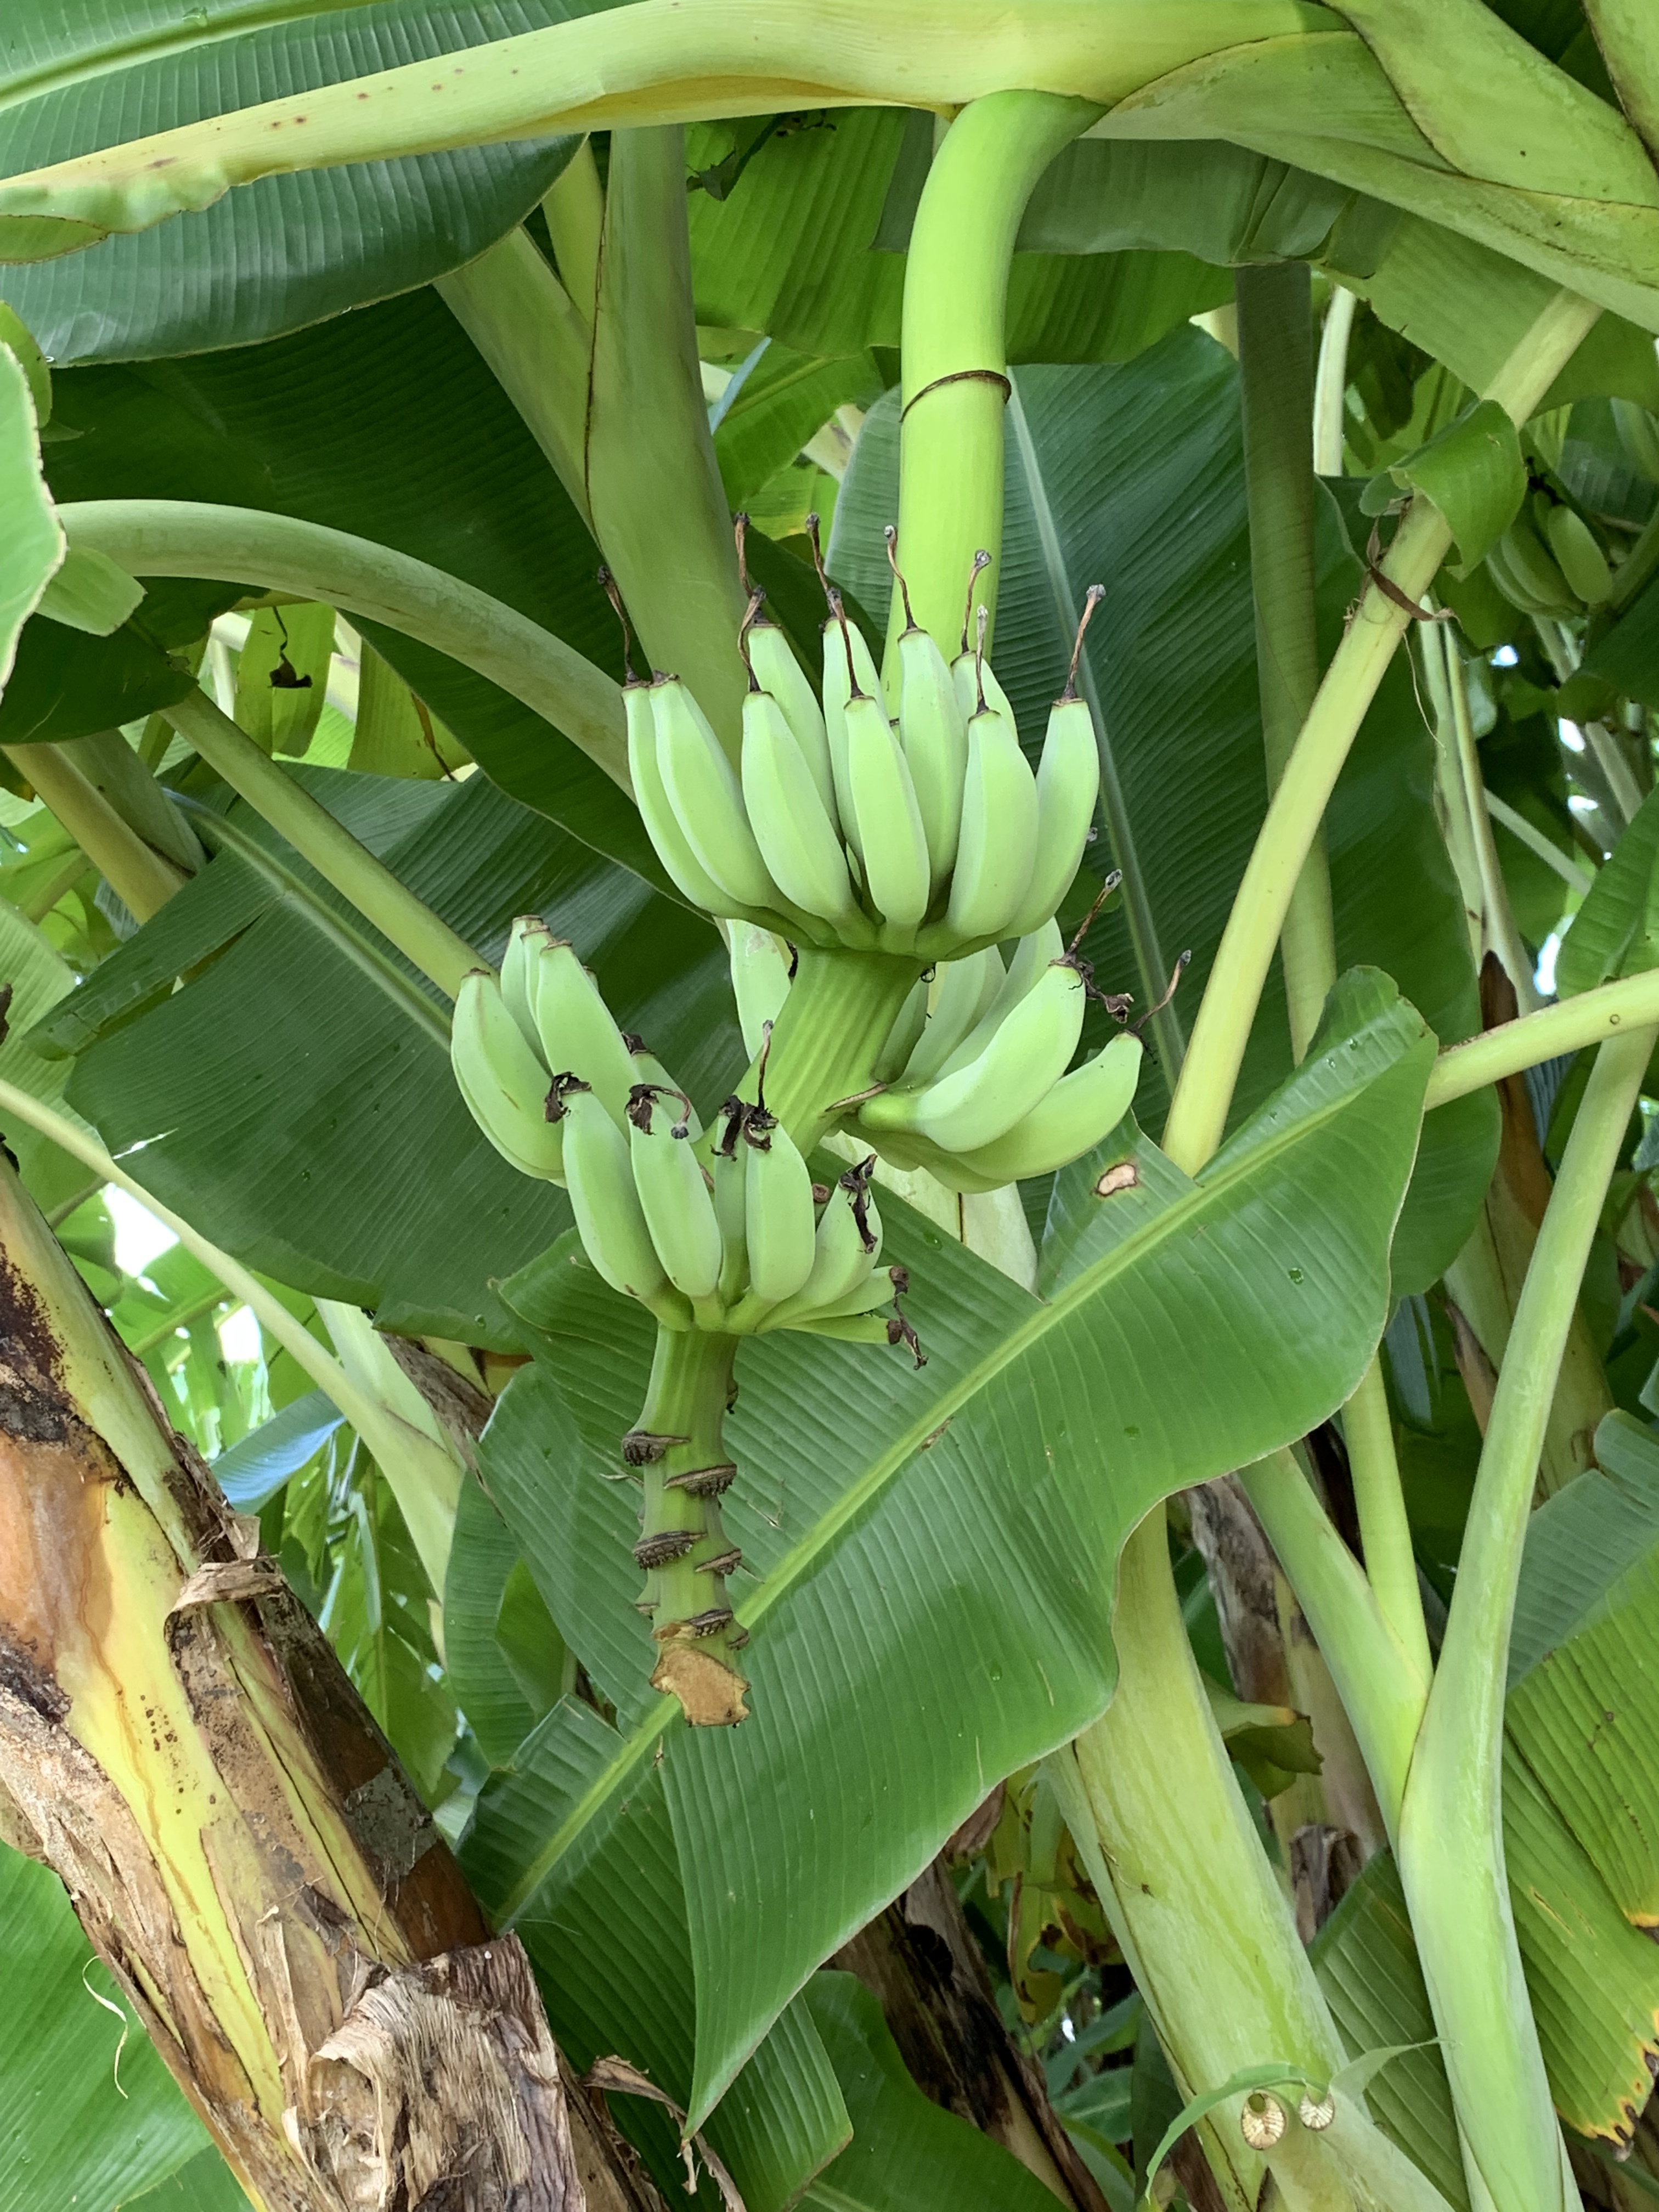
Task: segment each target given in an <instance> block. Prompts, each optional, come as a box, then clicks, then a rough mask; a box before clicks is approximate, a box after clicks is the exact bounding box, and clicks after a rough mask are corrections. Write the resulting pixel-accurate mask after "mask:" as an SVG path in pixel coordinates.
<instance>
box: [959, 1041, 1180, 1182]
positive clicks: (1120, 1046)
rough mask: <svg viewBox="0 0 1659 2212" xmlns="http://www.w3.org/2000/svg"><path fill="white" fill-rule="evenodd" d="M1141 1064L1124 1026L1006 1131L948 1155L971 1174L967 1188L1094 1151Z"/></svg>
mask: <svg viewBox="0 0 1659 2212" xmlns="http://www.w3.org/2000/svg"><path fill="white" fill-rule="evenodd" d="M1140 1063H1141V1043H1140V1039H1139V1037H1138V1036H1136V1035H1135V1033H1134V1031H1133V1030H1124V1031H1122V1032H1121V1034H1120V1035H1119V1036H1115V1037H1114V1038H1113V1039H1112V1040H1111V1042H1109V1044H1107V1045H1105V1046H1103V1048H1102V1049H1101V1050H1100V1051H1099V1052H1097V1054H1095V1056H1094V1058H1093V1059H1092V1060H1085V1061H1084V1063H1083V1065H1082V1066H1081V1067H1077V1068H1073V1071H1072V1073H1070V1074H1069V1075H1062V1076H1061V1078H1060V1080H1059V1082H1058V1083H1056V1084H1055V1085H1054V1088H1053V1089H1052V1090H1051V1091H1048V1093H1047V1094H1046V1095H1045V1096H1044V1097H1042V1098H1040V1099H1039V1100H1038V1101H1037V1103H1036V1105H1035V1106H1034V1107H1032V1109H1031V1110H1030V1113H1029V1114H1027V1115H1024V1118H1023V1119H1022V1120H1020V1121H1016V1122H1015V1123H1014V1126H1013V1127H1012V1129H1010V1130H1008V1131H1007V1132H1006V1133H1005V1134H1004V1135H1002V1136H1000V1137H998V1138H996V1139H994V1140H993V1141H992V1142H991V1143H990V1144H988V1145H981V1146H976V1147H975V1148H974V1149H972V1150H971V1151H968V1152H962V1153H961V1154H959V1155H952V1156H951V1158H953V1159H955V1158H959V1160H960V1163H961V1165H962V1166H963V1168H964V1169H966V1170H968V1172H969V1175H970V1176H972V1177H974V1179H975V1180H974V1181H973V1182H971V1183H970V1184H969V1188H970V1189H978V1188H984V1187H985V1186H986V1185H987V1184H989V1185H991V1186H995V1185H997V1184H999V1183H1006V1182H1023V1181H1024V1179H1025V1177H1026V1176H1040V1175H1048V1174H1050V1173H1052V1172H1053V1170H1054V1169H1056V1168H1063V1167H1066V1166H1068V1165H1069V1164H1071V1162H1072V1161H1073V1160H1076V1159H1081V1158H1082V1157H1083V1155H1084V1153H1085V1152H1092V1151H1093V1150H1094V1148H1095V1146H1097V1144H1099V1143H1100V1142H1101V1141H1102V1139H1104V1138H1106V1137H1109V1135H1110V1134H1111V1133H1112V1131H1113V1130H1114V1129H1115V1128H1116V1127H1117V1125H1118V1123H1119V1122H1120V1121H1121V1120H1122V1119H1123V1116H1124V1115H1126V1114H1127V1112H1128V1110H1129V1109H1130V1107H1131V1106H1132V1105H1133V1103H1134V1096H1135V1090H1136V1087H1137V1085H1139V1081H1140ZM934 1172H935V1173H937V1174H939V1176H940V1177H941V1180H948V1178H949V1163H948V1162H944V1163H941V1164H939V1166H938V1167H937V1168H936V1169H935V1170H934Z"/></svg>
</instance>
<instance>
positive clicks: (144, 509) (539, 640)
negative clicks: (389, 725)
mask: <svg viewBox="0 0 1659 2212" xmlns="http://www.w3.org/2000/svg"><path fill="white" fill-rule="evenodd" d="M58 520H60V521H61V522H62V523H63V526H64V530H65V532H67V534H68V537H69V541H70V545H71V546H78V547H84V548H87V549H89V550H92V551H94V552H98V553H105V554H107V555H108V556H109V557H110V559H111V560H112V561H114V562H117V563H118V565H119V566H120V567H121V568H125V569H126V571H127V572H128V574H130V575H134V576H234V577H235V578H237V579H238V580H240V581H241V582H243V583H246V584H253V585H257V586H259V587H260V588H261V589H264V590H268V591H280V592H294V593H295V596H296V597H298V598H300V599H320V600H323V601H324V602H325V604H326V605H329V606H331V607H337V608H338V609H339V610H340V611H341V612H342V613H343V614H347V615H350V616H352V617H355V618H357V619H359V620H362V621H364V622H375V623H384V624H385V625H386V628H387V629H395V630H398V631H400V632H401V633H402V634H403V635H404V636H405V637H413V638H418V639H419V640H420V641H422V644H426V645H430V646H434V647H436V649H437V650H438V651H439V652H440V653H447V654H448V655H449V657H450V659H452V660H458V661H459V662H460V664H461V665H462V666H463V667H464V668H471V670H473V671H474V672H475V673H476V674H477V675H479V676H484V677H488V678H489V681H490V682H491V683H492V684H500V685H501V689H502V690H503V691H508V692H511V694H512V695H513V697H514V698H515V699H517V700H520V701H521V702H522V703H523V704H524V705H525V706H526V707H528V708H530V709H531V710H532V713H534V714H539V715H540V716H541V718H542V720H544V721H545V722H550V723H551V724H552V726H553V727H554V728H555V729H556V730H562V732H564V734H565V736H566V737H568V738H569V740H570V742H571V743H572V744H574V745H576V746H579V747H580V750H582V751H583V752H585V753H586V755H587V757H588V758H589V759H590V760H592V762H594V763H595V764H596V765H597V766H599V768H602V769H604V770H605V774H606V775H608V776H609V777H610V778H611V781H613V782H614V783H617V784H619V785H620V786H621V787H622V788H623V790H624V791H627V792H629V793H631V792H632V789H633V787H632V785H631V784H630V782H629V775H628V736H627V725H626V722H625V720H624V719H623V702H622V689H621V686H620V685H618V684H615V683H613V682H612V681H611V678H610V677H608V676H606V675H605V673H604V672H603V671H602V670H600V669H598V668H595V667H594V665H592V662H591V661H589V660H585V659H583V658H582V656H581V654H580V653H576V652H574V651H573V650H572V649H571V647H569V646H568V645H567V644H565V642H564V641H563V640H562V638H558V637H555V636H554V635H552V633H551V632H550V631H549V630H544V629H540V628H539V627H538V625H537V624H536V623H532V622H531V621H530V620H529V619H528V618H527V617H526V616H524V615H521V614H520V613H519V612H517V611H516V610H515V609H513V608H512V607H507V606H503V605H501V601H500V600H499V599H491V598H490V597H489V593H488V592H480V591H478V590H477V589H476V588H475V587H474V586H472V585H471V584H464V583H462V582H461V580H459V577H455V576H449V575H446V574H444V572H443V570H442V569H441V568H430V567H428V564H427V562H424V561H415V560H411V559H410V556H408V555H407V554H405V553H394V552H393V551H392V549H391V548H390V547H389V546H386V545H376V544H374V543H373V542H372V541H371V540H370V539H368V538H353V537H351V536H350V535H349V533H348V532H345V531H343V530H328V529H325V528H324V527H323V526H322V525H321V524H320V523H315V522H301V521H296V520H295V518H294V517H293V516H292V515H286V514H268V513H264V512H263V511H262V510H261V509H259V508H258V507H211V506H207V505H198V504H197V502H195V501H188V500H172V499H162V500H138V499H135V500H125V499H112V500H88V501H76V502H75V503H73V504H71V505H70V506H68V507H60V508H59V509H58Z"/></svg>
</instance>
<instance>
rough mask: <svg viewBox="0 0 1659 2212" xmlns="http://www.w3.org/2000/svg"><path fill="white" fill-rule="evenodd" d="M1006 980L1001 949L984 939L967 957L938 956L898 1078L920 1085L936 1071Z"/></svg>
mask: <svg viewBox="0 0 1659 2212" xmlns="http://www.w3.org/2000/svg"><path fill="white" fill-rule="evenodd" d="M1055 949H1056V950H1058V949H1059V948H1058V947H1056V948H1055ZM1006 980H1007V977H1006V971H1005V969H1004V968H1003V965H1002V955H1001V954H1000V952H999V951H997V948H996V947H995V945H987V946H986V947H985V949H984V951H982V952H970V953H969V955H968V957H967V958H966V959H965V960H941V961H940V962H939V967H938V969H937V970H936V971H935V973H934V976H933V983H932V985H931V987H929V990H928V995H927V1028H926V1029H925V1030H923V1031H922V1033H921V1041H920V1042H919V1043H918V1044H917V1045H916V1046H915V1048H914V1050H913V1051H912V1052H911V1053H910V1054H908V1057H907V1059H906V1060H905V1062H904V1066H903V1069H902V1078H903V1080H904V1081H905V1082H906V1083H907V1084H910V1085H916V1086H918V1087H919V1086H920V1085H922V1084H924V1083H927V1082H928V1081H930V1080H931V1079H932V1078H933V1077H934V1076H935V1075H937V1074H938V1073H939V1070H940V1069H941V1068H942V1067H943V1066H944V1065H945V1061H946V1060H948V1059H949V1058H950V1056H951V1054H952V1053H953V1052H954V1051H955V1050H956V1048H957V1046H958V1045H959V1044H960V1043H961V1042H962V1041H963V1038H964V1037H965V1036H968V1035H969V1031H970V1030H975V1029H976V1028H977V1027H978V1025H979V1024H980V1021H981V1018H983V1017H984V1016H985V1015H986V1014H987V1013H988V1012H989V1011H990V1008H991V1006H992V1004H993V1002H994V1000H995V998H996V996H997V994H998V993H999V992H1000V990H1001V988H1002V987H1003V984H1004V983H1005V982H1006ZM878 1073H880V1071H879V1070H878Z"/></svg>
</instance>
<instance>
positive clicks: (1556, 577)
mask: <svg viewBox="0 0 1659 2212" xmlns="http://www.w3.org/2000/svg"><path fill="white" fill-rule="evenodd" d="M1498 547H1499V550H1500V551H1501V553H1502V556H1503V558H1504V562H1506V563H1507V564H1508V566H1509V567H1510V569H1511V570H1512V572H1513V573H1514V574H1515V575H1516V577H1518V578H1519V580H1520V581H1521V582H1522V584H1523V585H1524V586H1526V588H1527V590H1528V591H1529V592H1532V593H1533V595H1534V598H1536V599H1541V600H1543V601H1544V602H1546V604H1547V606H1548V607H1549V609H1550V611H1552V612H1553V613H1556V614H1571V612H1572V611H1573V610H1574V609H1575V608H1576V607H1577V604H1578V602H1577V599H1575V598H1574V596H1573V592H1572V587H1571V585H1570V584H1569V583H1568V582H1567V580H1566V578H1565V576H1564V575H1563V574H1561V571H1560V570H1559V568H1557V567H1556V565H1555V562H1554V561H1553V559H1552V558H1551V556H1550V554H1549V552H1548V550H1547V548H1546V546H1545V544H1544V541H1543V539H1542V538H1541V537H1540V536H1539V535H1538V532H1537V531H1536V530H1534V527H1533V525H1532V521H1531V518H1530V517H1529V516H1528V513H1527V512H1526V510H1525V508H1524V507H1523V508H1522V511H1521V513H1519V514H1517V515H1516V518H1515V520H1514V521H1513V522H1512V523H1510V526H1509V528H1508V529H1507V530H1506V531H1505V532H1504V535H1503V536H1502V538H1499V539H1498Z"/></svg>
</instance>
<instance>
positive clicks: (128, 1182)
mask: <svg viewBox="0 0 1659 2212" xmlns="http://www.w3.org/2000/svg"><path fill="white" fill-rule="evenodd" d="M0 1114H4V1115H7V1116H8V1117H9V1118H10V1119H13V1120H15V1121H26V1122H27V1124H28V1126H29V1127H31V1128H32V1129H38V1130H39V1131H40V1134H41V1135H42V1136H43V1137H49V1138H50V1139H52V1143H53V1144H55V1145H57V1146H59V1147H60V1149H61V1150H63V1151H64V1152H68V1153H69V1154H70V1156H71V1157H72V1158H75V1159H77V1160H79V1161H80V1162H81V1163H82V1165H83V1166H85V1167H88V1168H90V1169H91V1170H92V1172H93V1173H94V1175H95V1176H98V1177H99V1178H100V1180H101V1181H102V1182H108V1183H113V1184H114V1185H115V1187H116V1188H117V1189H118V1190H124V1191H125V1192H126V1193H127V1194H128V1195H129V1196H130V1197H132V1198H136V1199H137V1200H138V1202H139V1204H140V1205H141V1206H145V1207H146V1208H147V1209H148V1210H149V1212H151V1213H153V1214H154V1215H155V1218H156V1219H157V1220H158V1221H159V1222H161V1223H162V1224H163V1225H164V1226H165V1227H167V1228H168V1229H170V1230H171V1231H173V1235H174V1236H175V1237H177V1238H178V1239H179V1243H181V1244H182V1245H183V1246H184V1248H185V1250H186V1251H187V1252H190V1253H191V1254H193V1255H194V1256H195V1257H196V1258H197V1259H198V1260H199V1261H201V1262H202V1265H203V1266H204V1267H206V1268H207V1269H208V1271H209V1273H211V1274H213V1275H216V1277H217V1278H218V1279H219V1281H220V1282H221V1283H222V1284H223V1285H224V1286H225V1288H226V1290H228V1291H229V1292H230V1294H231V1296H232V1297H235V1298H240V1300H241V1301H242V1304H244V1305H246V1307H247V1308H248V1309H249V1310H251V1311H252V1314H253V1315H254V1316H255V1318H256V1319H257V1320H258V1323H259V1326H260V1328H262V1329H263V1330H264V1332H265V1334H267V1335H268V1336H270V1337H271V1338H273V1339H274V1340H276V1343H278V1344H279V1345H281V1346H282V1347H283V1351H284V1352H287V1353H288V1354H289V1358H291V1359H292V1360H293V1361H294V1363H295V1365H296V1366H297V1367H299V1368H300V1369H301V1371H302V1372H303V1373H305V1374H307V1375H308V1376H310V1377H311V1379H312V1381H313V1383H315V1384H316V1386H317V1388H318V1389H319V1390H321V1391H322V1392H323V1393H324V1395H325V1396H326V1397H327V1398H328V1399H329V1401H331V1403H332V1404H333V1405H335V1406H337V1407H338V1408H339V1410H340V1412H341V1413H343V1415H344V1417H345V1419H347V1420H348V1421H349V1422H350V1424H351V1425H352V1427H353V1428H354V1429H356V1431H357V1433H358V1435H359V1436H360V1437H362V1440H363V1442H364V1443H365V1444H366V1445H367V1446H368V1449H369V1450H370V1452H372V1453H373V1455H374V1461H375V1464H376V1465H377V1466H378V1467H379V1468H380V1471H381V1473H382V1474H384V1475H385V1476H386V1480H387V1481H388V1482H389V1483H390V1484H391V1486H392V1495H393V1496H394V1497H395V1498H396V1499H397V1501H398V1510H400V1511H401V1513H402V1514H403V1516H404V1522H405V1523H406V1524H407V1526H408V1528H409V1533H410V1539H411V1541H413V1543H414V1545H415V1547H416V1551H417V1552H418V1553H420V1556H421V1564H422V1566H423V1567H424V1568H425V1569H426V1571H427V1574H428V1577H430V1579H431V1583H432V1587H433V1589H435V1590H437V1591H439V1592H441V1591H442V1589H443V1586H444V1571H445V1567H446V1565H447V1561H448V1557H449V1544H450V1537H451V1534H452V1532H453V1527H454V1522H455V1509H456V1505H457V1504H458V1502H459V1498H460V1494H461V1472H462V1470H461V1466H460V1462H459V1459H457V1458H456V1456H455V1455H454V1453H453V1451H452V1450H451V1449H449V1447H448V1446H447V1444H444V1443H441V1441H439V1440H438V1438H437V1437H435V1435H434V1434H432V1433H430V1432H429V1430H428V1431H427V1432H423V1431H422V1428H421V1427H420V1426H417V1425H416V1419H415V1418H409V1419H405V1418H404V1417H403V1416H401V1415H400V1414H399V1413H397V1412H396V1411H394V1410H393V1409H392V1407H388V1406H387V1405H386V1404H385V1403H384V1402H383V1401H382V1400H381V1399H380V1397H378V1396H376V1395H375V1394H374V1392H373V1391H371V1390H368V1389H363V1388H362V1387H361V1386H360V1385H359V1383H357V1382H356V1381H355V1380H354V1378H353V1377H352V1376H350V1375H349V1373H348V1372H347V1370H346V1369H345V1368H344V1367H343V1366H342V1364H340V1362H339V1361H338V1360H337V1359H333V1358H330V1356H329V1354H328V1352H326V1351H325V1349H324V1347H323V1346H321V1345H320V1344H319V1343H318V1341H317V1340H316V1338H315V1337H314V1336H313V1334H311V1332H310V1330H309V1329H308V1328H306V1326H305V1325H304V1323H303V1322H300V1321H297V1320H296V1319H295V1316H293V1315H292V1314H291V1313H290V1312H289V1310H288V1308H287V1307H286V1306H285V1305H284V1304H283V1302H282V1300H281V1299H280V1298H278V1297H276V1296H275V1295H274V1294H273V1293H272V1292H271V1291H268V1290H267V1289H266V1288H265V1285H264V1284H263V1283H262V1282H261V1281H260V1280H259V1278H258V1276H257V1275H255V1274H253V1273H251V1271H250V1270H249V1269H248V1268H246V1267H243V1266H242V1264H241V1262H240V1261H239V1260H233V1259H232V1258H231V1256H230V1255H229V1253H228V1252H222V1251H221V1250H220V1249H219V1247H218V1246H217V1245H216V1244H212V1243H209V1241H208V1239H207V1238H206V1237H204V1236H202V1235H201V1234H200V1232H199V1231H197V1230H195V1229H193V1228H192V1227H191V1225H190V1223H189V1222H188V1221H186V1220H185V1218H184V1216H183V1215H182V1214H179V1213H175V1212H173V1209H172V1208H171V1207H170V1206H163V1205H162V1203H161V1200H159V1199H158V1198H157V1197H155V1194H154V1193H153V1192H151V1191H149V1190H147V1189H146V1188H144V1186H143V1183H141V1182H135V1180H134V1179H133V1177H132V1176H130V1175H128V1174H127V1172H126V1170H125V1169H124V1168H123V1167H121V1166H120V1164H118V1162H117V1161H116V1160H114V1159H113V1158H112V1157H111V1156H110V1154H109V1153H108V1152H106V1150H105V1148H104V1146H102V1145H101V1144H100V1142H99V1141H98V1139H97V1138H96V1137H95V1136H94V1135H93V1133H92V1132H91V1131H90V1130H89V1129H88V1127H86V1125H85V1124H84V1123H83V1122H82V1121H77V1120H76V1119H74V1118H73V1117H71V1116H70V1115H67V1114H64V1113H63V1112H62V1111H60V1110H59V1109H56V1108H54V1107H52V1106H48V1105H47V1104H46V1103H45V1102H44V1101H43V1100H41V1099H39V1098H36V1097H33V1095H32V1094H31V1093H30V1092H28V1091H20V1090H19V1089H18V1087H17V1086H16V1085H15V1084H13V1083H7V1082H5V1081H3V1080H0ZM363 1327H364V1328H368V1322H363ZM410 1388H411V1389H412V1388H413V1385H410ZM429 1419H430V1417H429V1416H428V1422H429Z"/></svg>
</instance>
